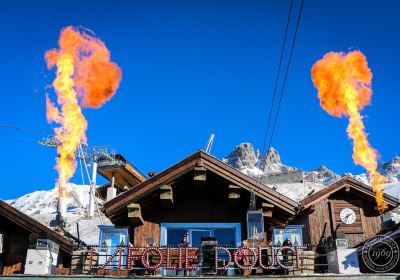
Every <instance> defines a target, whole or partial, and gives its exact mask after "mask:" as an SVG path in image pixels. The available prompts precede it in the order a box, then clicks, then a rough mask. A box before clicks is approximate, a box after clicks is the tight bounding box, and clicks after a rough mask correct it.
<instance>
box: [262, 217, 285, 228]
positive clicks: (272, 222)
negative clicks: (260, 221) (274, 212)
mask: <svg viewBox="0 0 400 280" xmlns="http://www.w3.org/2000/svg"><path fill="white" fill-rule="evenodd" d="M264 221H265V223H267V224H269V225H272V226H280V227H284V226H286V224H287V222H286V221H284V220H281V219H278V218H276V217H270V218H266V219H265V220H264Z"/></svg>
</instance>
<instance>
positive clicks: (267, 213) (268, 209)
mask: <svg viewBox="0 0 400 280" xmlns="http://www.w3.org/2000/svg"><path fill="white" fill-rule="evenodd" d="M261 209H262V212H263V216H264V217H265V218H271V217H272V212H273V211H274V205H273V204H271V203H266V202H263V203H262V204H261Z"/></svg>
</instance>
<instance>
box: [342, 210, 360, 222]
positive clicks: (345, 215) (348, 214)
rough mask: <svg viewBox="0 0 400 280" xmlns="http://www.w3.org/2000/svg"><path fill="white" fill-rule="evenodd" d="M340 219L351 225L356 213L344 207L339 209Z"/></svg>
mask: <svg viewBox="0 0 400 280" xmlns="http://www.w3.org/2000/svg"><path fill="white" fill-rule="evenodd" d="M340 219H341V220H342V222H343V223H345V224H346V225H351V224H352V223H354V222H355V221H356V213H354V211H353V210H352V209H350V208H344V209H342V211H340Z"/></svg>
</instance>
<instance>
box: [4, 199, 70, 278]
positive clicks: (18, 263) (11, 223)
mask: <svg viewBox="0 0 400 280" xmlns="http://www.w3.org/2000/svg"><path fill="white" fill-rule="evenodd" d="M0 234H1V237H2V238H1V239H2V240H1V241H2V242H1V245H2V246H1V250H0V275H12V274H23V273H24V265H25V260H26V254H27V250H28V249H29V248H35V245H36V240H37V239H38V238H45V239H50V240H53V241H54V242H56V243H57V244H58V245H59V246H60V252H59V255H58V264H59V265H60V266H65V267H68V266H69V265H70V263H71V254H72V242H71V241H70V240H68V239H67V238H65V237H64V236H62V235H60V234H58V233H57V232H55V231H54V230H52V229H50V228H48V227H47V226H45V225H43V224H41V223H39V222H37V221H36V220H34V219H32V218H31V217H29V216H27V215H25V214H24V213H22V212H20V211H18V210H17V209H15V208H14V207H12V206H10V205H9V204H8V203H6V202H4V201H1V200H0Z"/></svg>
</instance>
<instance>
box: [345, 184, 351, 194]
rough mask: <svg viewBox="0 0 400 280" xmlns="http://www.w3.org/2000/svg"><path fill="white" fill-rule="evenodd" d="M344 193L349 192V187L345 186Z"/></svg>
mask: <svg viewBox="0 0 400 280" xmlns="http://www.w3.org/2000/svg"><path fill="white" fill-rule="evenodd" d="M345 191H346V192H347V193H349V192H350V186H349V185H346V187H345Z"/></svg>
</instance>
